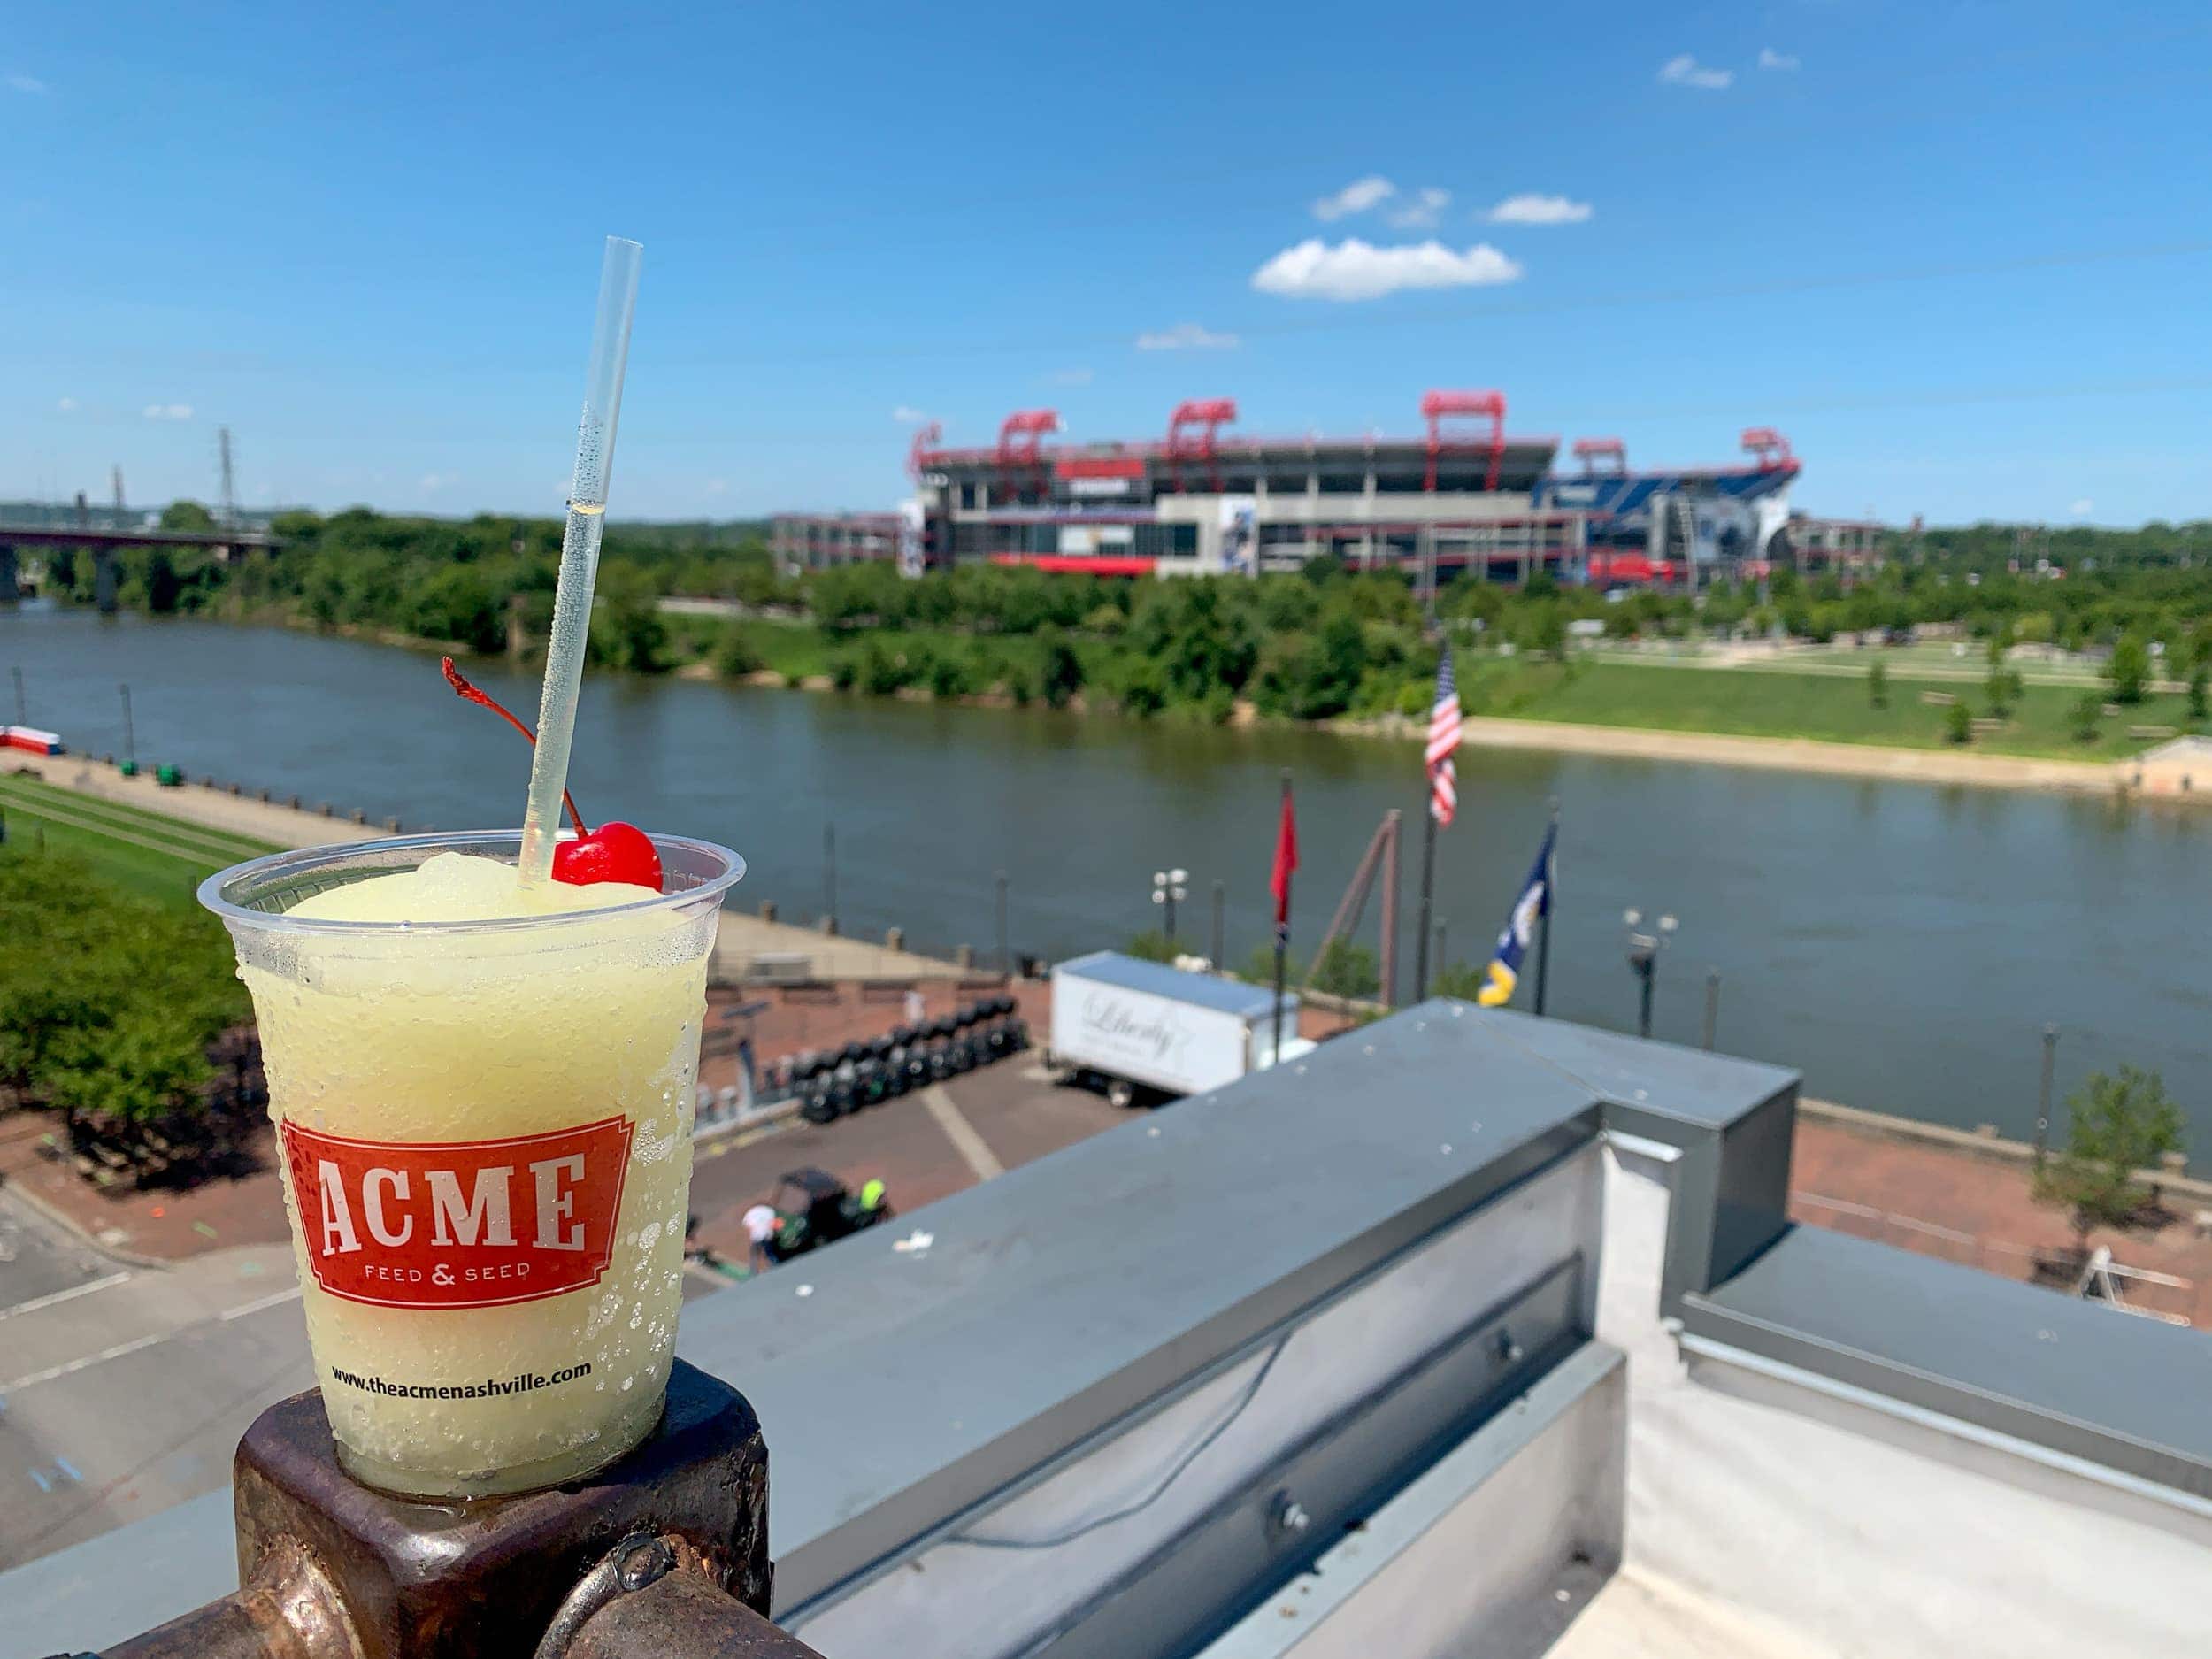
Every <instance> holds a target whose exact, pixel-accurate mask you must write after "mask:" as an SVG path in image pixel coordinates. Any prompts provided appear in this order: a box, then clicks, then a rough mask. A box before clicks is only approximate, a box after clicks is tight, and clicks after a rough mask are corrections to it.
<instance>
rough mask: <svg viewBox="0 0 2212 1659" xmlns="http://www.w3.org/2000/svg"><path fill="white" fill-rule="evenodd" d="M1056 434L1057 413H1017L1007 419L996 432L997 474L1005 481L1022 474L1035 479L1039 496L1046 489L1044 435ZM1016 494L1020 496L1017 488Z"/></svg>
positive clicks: (1047, 410)
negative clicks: (1027, 474) (1025, 473)
mask: <svg viewBox="0 0 2212 1659" xmlns="http://www.w3.org/2000/svg"><path fill="white" fill-rule="evenodd" d="M1059 430H1060V411H1058V410H1056V409H1018V410H1016V411H1014V412H1013V413H1012V414H1010V415H1009V416H1007V418H1006V419H1004V420H1002V421H1001V422H1000V423H999V428H998V464H999V470H1000V472H1002V474H1003V475H1005V476H1006V477H1008V478H1018V477H1020V476H1022V473H1023V472H1024V471H1025V472H1027V473H1029V474H1032V475H1033V476H1034V478H1035V480H1036V488H1037V491H1038V493H1039V494H1040V495H1041V494H1042V493H1043V492H1044V488H1045V466H1044V441H1045V434H1048V433H1053V432H1057V431H1059ZM1018 469H1020V470H1019V471H1018ZM1017 493H1020V487H1019V486H1017Z"/></svg>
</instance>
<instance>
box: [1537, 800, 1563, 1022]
mask: <svg viewBox="0 0 2212 1659" xmlns="http://www.w3.org/2000/svg"><path fill="white" fill-rule="evenodd" d="M1550 846H1551V856H1549V857H1548V858H1546V859H1545V860H1544V914H1543V917H1542V918H1541V919H1542V921H1543V926H1542V927H1541V928H1540V929H1539V930H1538V932H1537V934H1536V1014H1537V1018H1543V1013H1544V993H1545V992H1546V991H1547V990H1548V989H1549V988H1550V985H1551V913H1552V909H1553V906H1555V904H1556V903H1557V902H1558V901H1559V803H1558V801H1557V800H1556V799H1554V800H1553V802H1552V803H1551V839H1550Z"/></svg>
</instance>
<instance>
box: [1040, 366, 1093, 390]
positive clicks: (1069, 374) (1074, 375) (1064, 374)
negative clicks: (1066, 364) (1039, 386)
mask: <svg viewBox="0 0 2212 1659" xmlns="http://www.w3.org/2000/svg"><path fill="white" fill-rule="evenodd" d="M1045 379H1047V380H1050V381H1051V382H1052V383H1053V384H1054V385H1055V386H1088V385H1089V384H1090V383H1091V372H1090V371H1089V370H1088V369H1055V370H1054V371H1053V372H1052V373H1049V374H1048V375H1046V376H1045Z"/></svg>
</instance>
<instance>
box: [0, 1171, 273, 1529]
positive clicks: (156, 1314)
mask: <svg viewBox="0 0 2212 1659" xmlns="http://www.w3.org/2000/svg"><path fill="white" fill-rule="evenodd" d="M0 1239H4V1240H6V1241H7V1243H8V1244H9V1245H10V1247H11V1249H12V1257H13V1259H12V1260H7V1261H0V1566H5V1565H12V1564H13V1563H17V1562H19V1561H27V1560H29V1559H31V1558H32V1557H34V1556H36V1555H44V1554H46V1553H47V1552H48V1551H50V1550H54V1549H58V1548H61V1547H62V1546H63V1545H64V1544H69V1543H74V1542H75V1541H77V1540H80V1539H84V1538H90V1537H92V1536H94V1535H96V1534H97V1533H100V1532H106V1531H107V1530H108V1529H109V1528H111V1527H113V1526H117V1525H121V1524H122V1523H123V1522H125V1521H130V1520H135V1519H137V1518H138V1517H141V1516H145V1515H150V1514H152V1513H154V1512H155V1511H156V1510H157V1509H166V1508H167V1507H168V1506H169V1505H170V1504H172V1503H174V1502H177V1501H178V1500H179V1499H180V1498H186V1497H190V1496H191V1495H193V1494H196V1493H200V1492H204V1491H207V1490H208V1489H210V1488H211V1487H212V1486H219V1485H220V1484H222V1482H223V1481H224V1479H227V1476H228V1472H229V1468H230V1454H231V1448H233V1447H234V1445H235V1444H236V1443H237V1440H238V1436H239V1434H240V1433H241V1432H242V1431H243V1430H244V1428H245V1426H246V1425H247V1424H248V1423H250V1422H251V1421H252V1419H253V1417H254V1414H255V1413H256V1412H257V1411H259V1410H260V1409H262V1408H263V1407H264V1406H265V1405H267V1404H269V1403H270V1402H272V1401H274V1400H278V1399H280V1398H282V1397H283V1396H284V1395H286V1394H295V1393H297V1392H298V1391H299V1390H300V1389H302V1388H304V1387H306V1386H308V1385H309V1384H310V1382H311V1380H312V1378H311V1374H310V1372H309V1370H308V1365H307V1340H306V1335H305V1333H304V1331H303V1329H302V1327H301V1325H300V1318H299V1310H298V1306H297V1303H298V1298H299V1292H298V1289H297V1287H296V1285H295V1284H294V1282H293V1273H292V1262H291V1256H290V1253H289V1251H288V1250H284V1249H280V1248H271V1247H268V1246H259V1247H250V1248H243V1249H239V1250H227V1251H222V1252H219V1253H217V1254H215V1255H212V1256H205V1257H203V1258H201V1259H200V1260H198V1261H196V1262H190V1263H184V1264H183V1265H181V1266H179V1267H176V1268H173V1269H165V1270H160V1271H150V1270H143V1269H138V1268H131V1267H125V1266H120V1265H119V1264H117V1263H113V1262H111V1261H107V1260H105V1259H104V1258H101V1257H98V1256H95V1255H94V1254H93V1253H92V1252H91V1251H89V1250H88V1249H87V1248H84V1247H83V1246H81V1245H80V1244H78V1243H76V1242H75V1241H74V1240H73V1239H72V1238H71V1237H70V1236H69V1235H67V1234H65V1233H62V1232H60V1230H58V1229H57V1228H55V1227H53V1226H51V1225H50V1224H48V1223H47V1222H45V1221H44V1220H42V1218H39V1217H35V1216H34V1215H32V1214H31V1213H30V1212H29V1211H28V1210H26V1209H24V1208H23V1207H21V1206H19V1205H14V1204H11V1203H8V1202H6V1201H5V1200H4V1198H0Z"/></svg>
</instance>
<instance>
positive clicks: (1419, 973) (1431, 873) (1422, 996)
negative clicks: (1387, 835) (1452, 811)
mask: <svg viewBox="0 0 2212 1659" xmlns="http://www.w3.org/2000/svg"><path fill="white" fill-rule="evenodd" d="M1423 817H1424V819H1425V823H1424V826H1423V828H1422V831H1421V930H1420V932H1419V933H1417V934H1416V935H1415V938H1416V940H1417V943H1416V944H1415V946H1414V949H1413V1000H1414V1001H1415V1002H1423V1001H1425V1000H1426V998H1427V996H1428V994H1429V904H1430V900H1431V898H1432V895H1433V894H1434V892H1435V888H1436V803H1435V802H1434V801H1431V802H1429V803H1428V810H1427V811H1426V812H1425V814H1424V815H1423ZM1436 965H1437V966H1438V967H1439V968H1441V967H1442V966H1443V965H1444V964H1442V963H1439V964H1436Z"/></svg>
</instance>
